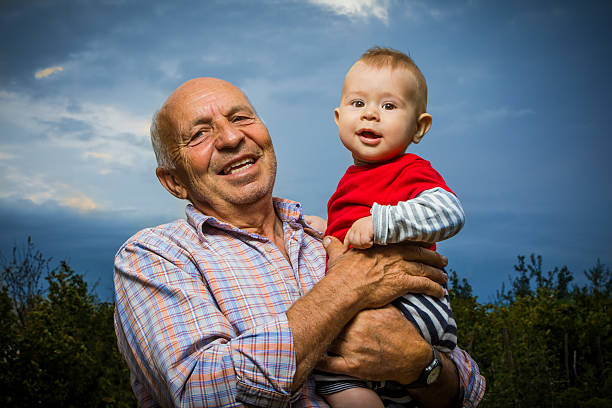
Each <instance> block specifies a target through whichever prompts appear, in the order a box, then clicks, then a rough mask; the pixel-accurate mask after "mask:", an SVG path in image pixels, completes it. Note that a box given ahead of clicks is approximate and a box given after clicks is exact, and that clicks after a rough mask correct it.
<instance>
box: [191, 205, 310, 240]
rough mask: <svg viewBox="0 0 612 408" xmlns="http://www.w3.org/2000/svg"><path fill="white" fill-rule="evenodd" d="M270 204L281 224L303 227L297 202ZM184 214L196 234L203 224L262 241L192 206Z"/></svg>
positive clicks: (254, 235)
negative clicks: (294, 224) (293, 224)
mask: <svg viewBox="0 0 612 408" xmlns="http://www.w3.org/2000/svg"><path fill="white" fill-rule="evenodd" d="M272 202H273V205H274V208H275V209H276V213H277V214H278V216H279V218H280V219H281V221H283V222H289V223H299V224H302V225H304V224H305V223H304V218H303V214H302V205H301V204H300V203H298V202H297V201H291V200H287V199H284V198H277V197H273V198H272ZM185 214H186V215H187V221H188V222H189V224H191V226H193V227H194V228H195V229H196V230H197V231H198V233H201V232H202V231H203V228H204V224H208V225H210V226H213V227H215V228H220V229H224V230H228V231H234V232H237V233H239V234H243V235H248V236H250V237H252V238H255V239H262V237H261V236H260V235H257V234H252V233H249V232H247V231H245V230H242V229H240V228H237V227H235V226H233V225H231V224H228V223H226V222H223V221H219V220H218V219H216V218H215V217H213V216H210V215H206V214H203V213H201V212H200V211H198V210H197V209H196V208H195V207H194V206H193V204H191V203H189V204H187V207H186V208H185Z"/></svg>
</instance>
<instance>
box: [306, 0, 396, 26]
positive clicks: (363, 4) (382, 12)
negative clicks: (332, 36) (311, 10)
mask: <svg viewBox="0 0 612 408" xmlns="http://www.w3.org/2000/svg"><path fill="white" fill-rule="evenodd" d="M308 1H309V2H310V3H312V4H315V5H317V6H321V7H323V8H326V9H328V10H331V11H332V12H334V13H336V14H339V15H343V16H347V17H350V18H368V17H370V16H373V17H375V18H378V19H379V20H381V21H382V22H383V23H385V24H387V23H388V21H389V3H390V1H389V0H308Z"/></svg>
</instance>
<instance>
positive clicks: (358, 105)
mask: <svg viewBox="0 0 612 408" xmlns="http://www.w3.org/2000/svg"><path fill="white" fill-rule="evenodd" d="M351 105H353V107H355V108H363V107H364V106H365V104H364V103H363V101H360V100H356V101H353V102H351Z"/></svg>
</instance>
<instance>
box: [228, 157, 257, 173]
mask: <svg viewBox="0 0 612 408" xmlns="http://www.w3.org/2000/svg"><path fill="white" fill-rule="evenodd" d="M253 163H255V160H253V159H244V160H241V161H239V162H237V163H234V164H231V165H229V166H227V167H226V168H224V169H223V173H225V174H232V173H235V172H237V171H240V170H244V169H247V168H249V167H251V166H252V165H253Z"/></svg>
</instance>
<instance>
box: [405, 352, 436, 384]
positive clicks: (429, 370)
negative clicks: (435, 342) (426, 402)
mask: <svg viewBox="0 0 612 408" xmlns="http://www.w3.org/2000/svg"><path fill="white" fill-rule="evenodd" d="M431 349H432V350H433V360H431V363H429V364H427V366H426V367H425V368H424V369H423V372H422V373H421V375H420V376H419V378H418V379H417V380H416V381H415V382H413V383H411V384H408V385H406V387H407V388H419V387H427V386H428V385H431V384H433V383H435V382H436V380H437V379H438V377H439V376H440V373H441V372H442V359H441V358H440V353H438V349H436V348H435V347H434V346H431Z"/></svg>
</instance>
